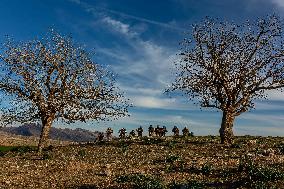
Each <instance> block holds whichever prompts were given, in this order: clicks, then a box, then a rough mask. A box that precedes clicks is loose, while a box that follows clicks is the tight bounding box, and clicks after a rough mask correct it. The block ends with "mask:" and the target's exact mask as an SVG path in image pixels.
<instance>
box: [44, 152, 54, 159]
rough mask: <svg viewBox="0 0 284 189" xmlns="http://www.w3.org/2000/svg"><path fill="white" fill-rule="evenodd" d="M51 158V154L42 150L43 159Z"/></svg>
mask: <svg viewBox="0 0 284 189" xmlns="http://www.w3.org/2000/svg"><path fill="white" fill-rule="evenodd" d="M51 158H52V156H51V155H50V154H49V153H48V152H43V154H42V159H43V160H49V159H51Z"/></svg>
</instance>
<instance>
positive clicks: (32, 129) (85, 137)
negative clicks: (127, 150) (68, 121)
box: [0, 124, 99, 142]
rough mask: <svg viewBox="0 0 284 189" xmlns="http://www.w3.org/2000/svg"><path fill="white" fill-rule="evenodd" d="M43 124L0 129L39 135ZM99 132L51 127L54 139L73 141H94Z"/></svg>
mask: <svg viewBox="0 0 284 189" xmlns="http://www.w3.org/2000/svg"><path fill="white" fill-rule="evenodd" d="M41 128H42V126H41V125H40V124H24V125H22V126H19V127H4V128H0V131H4V132H6V133H11V134H15V135H22V136H36V137H39V136H40V133H41ZM98 134H99V132H98V131H95V132H91V131H88V130H86V129H81V128H77V129H68V128H65V129H60V128H55V127H52V128H51V129H50V133H49V138H50V139H53V140H64V141H73V142H93V141H95V140H96V138H97V136H98Z"/></svg>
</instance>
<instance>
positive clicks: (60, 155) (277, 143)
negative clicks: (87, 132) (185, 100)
mask: <svg viewBox="0 0 284 189" xmlns="http://www.w3.org/2000/svg"><path fill="white" fill-rule="evenodd" d="M219 140H220V139H219V137H214V136H207V137H189V138H182V137H180V138H172V137H167V138H146V137H145V138H142V139H136V140H133V139H132V140H120V141H119V140H116V141H112V142H101V143H89V144H74V145H66V146H50V147H49V148H47V149H46V150H45V151H44V153H43V154H42V155H38V154H37V153H36V152H35V151H33V149H34V148H32V147H21V148H14V149H12V150H11V149H8V150H7V148H6V150H5V147H3V145H2V152H1V148H0V152H1V153H0V170H1V172H0V188H81V189H83V188H145V189H146V188H148V189H151V188H153V189H154V188H165V189H166V188H284V138H280V137H266V138H264V137H249V136H247V137H236V139H235V143H234V144H233V145H232V146H223V145H221V144H219ZM10 145H12V144H10ZM17 145H18V143H17Z"/></svg>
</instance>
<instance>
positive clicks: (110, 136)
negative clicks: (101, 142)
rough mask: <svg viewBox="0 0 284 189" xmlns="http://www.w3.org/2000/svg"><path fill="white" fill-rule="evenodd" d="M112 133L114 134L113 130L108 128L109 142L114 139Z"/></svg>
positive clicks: (107, 136)
mask: <svg viewBox="0 0 284 189" xmlns="http://www.w3.org/2000/svg"><path fill="white" fill-rule="evenodd" d="M112 133H113V130H112V129H111V128H110V127H109V128H107V130H106V138H107V140H108V141H110V140H111V139H112Z"/></svg>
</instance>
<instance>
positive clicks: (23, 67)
mask: <svg viewBox="0 0 284 189" xmlns="http://www.w3.org/2000/svg"><path fill="white" fill-rule="evenodd" d="M0 57H1V63H0V65H1V66H0V68H1V75H0V90H1V91H2V92H5V94H7V95H9V96H12V97H13V101H12V105H13V106H11V107H10V108H9V109H3V108H2V113H3V115H2V117H3V119H4V120H5V121H6V123H12V122H20V123H24V122H31V121H39V122H41V123H42V131H41V136H40V141H39V144H38V150H39V152H41V151H42V148H43V147H44V146H45V143H46V140H47V139H48V134H49V131H50V128H51V126H52V123H53V122H54V121H55V120H61V121H64V122H67V123H74V122H76V121H84V122H85V121H87V120H97V121H99V120H109V119H110V118H118V117H121V116H126V115H127V114H128V113H127V108H128V107H129V104H128V100H126V99H125V98H124V96H123V94H122V93H120V92H119V89H118V88H117V87H116V86H115V76H114V75H113V74H112V73H111V72H110V71H108V70H107V69H105V68H103V67H102V66H100V65H98V64H96V63H94V62H93V61H92V54H90V53H88V52H86V51H85V50H84V49H83V48H82V47H80V46H76V45H75V44H74V43H73V40H72V39H71V37H68V36H62V35H60V34H58V33H56V32H54V31H51V32H50V33H49V35H47V37H45V38H43V39H42V40H32V41H28V42H24V43H15V42H12V40H7V43H5V44H4V50H3V52H2V55H0Z"/></svg>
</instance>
